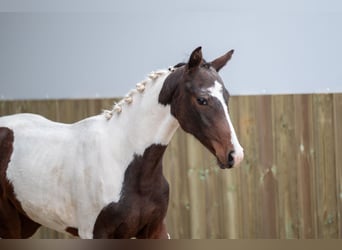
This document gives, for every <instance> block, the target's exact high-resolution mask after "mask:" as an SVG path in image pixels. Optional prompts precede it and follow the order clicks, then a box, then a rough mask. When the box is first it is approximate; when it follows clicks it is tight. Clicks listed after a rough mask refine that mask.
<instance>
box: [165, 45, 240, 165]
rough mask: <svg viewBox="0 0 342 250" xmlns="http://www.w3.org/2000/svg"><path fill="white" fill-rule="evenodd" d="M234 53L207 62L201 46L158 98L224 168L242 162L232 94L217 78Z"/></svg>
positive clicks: (175, 72)
mask: <svg viewBox="0 0 342 250" xmlns="http://www.w3.org/2000/svg"><path fill="white" fill-rule="evenodd" d="M233 52H234V51H233V50H231V51H229V52H228V53H226V54H225V55H223V56H221V57H219V58H217V59H215V60H214V61H212V62H205V61H204V60H203V58H202V52H201V47H199V48H197V49H195V50H194V51H193V52H192V54H191V56H190V59H189V61H188V63H186V64H184V65H182V66H181V67H178V68H176V69H175V71H174V72H173V73H171V74H170V75H169V76H168V77H167V78H166V80H165V82H164V85H163V88H162V90H161V92H160V95H159V102H160V103H161V104H164V105H171V113H172V115H173V116H175V117H176V119H177V120H178V122H179V124H180V126H181V127H182V128H183V129H184V130H185V131H186V132H188V133H190V134H192V135H194V136H195V137H196V138H197V139H198V140H199V141H200V142H201V143H202V144H203V145H205V146H206V147H207V148H208V149H209V150H210V151H211V152H212V153H213V154H214V155H215V156H216V158H217V160H218V163H219V166H220V167H221V168H231V167H234V166H236V165H238V164H239V163H240V162H241V160H242V159H243V148H242V147H241V145H240V143H239V141H238V139H237V136H236V133H235V130H234V128H233V125H232V122H231V119H230V116H229V113H228V100H229V93H228V91H227V90H226V88H225V86H224V84H223V81H222V79H221V77H220V76H219V75H218V71H219V70H220V69H221V68H222V67H223V66H225V64H226V63H227V62H228V61H229V60H230V58H231V56H232V54H233Z"/></svg>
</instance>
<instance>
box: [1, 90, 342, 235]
mask: <svg viewBox="0 0 342 250" xmlns="http://www.w3.org/2000/svg"><path fill="white" fill-rule="evenodd" d="M113 102H114V99H89V100H41V101H32V100H30V101H0V115H1V116H2V115H8V114H14V113H23V112H30V113H37V114H41V115H43V116H45V117H47V118H49V119H52V120H54V121H60V122H67V123H71V122H75V121H77V120H80V119H83V118H85V117H87V116H91V115H95V114H98V113H99V112H101V110H102V109H110V108H111V107H112V104H113ZM230 112H231V116H232V120H233V124H234V127H235V129H236V130H237V131H236V132H237V134H238V138H239V140H240V143H241V144H242V146H243V147H244V149H245V159H244V161H243V162H242V164H241V166H240V168H236V169H229V170H221V169H219V167H218V166H217V164H216V160H215V158H214V157H213V156H212V155H211V154H210V153H209V152H208V151H207V150H206V149H205V148H204V147H203V146H202V145H201V144H200V143H199V142H198V141H197V140H196V139H194V138H193V137H192V136H191V135H188V134H186V133H185V132H184V131H182V130H181V129H179V130H178V131H177V132H176V134H175V136H174V138H173V139H172V141H171V143H170V145H169V147H168V149H167V152H166V155H165V157H164V174H165V176H166V178H167V179H168V180H169V182H170V189H171V197H170V204H169V209H168V214H167V225H168V229H169V232H170V235H171V237H172V238H231V239H235V238H342V219H341V213H342V94H308V95H272V96H270V95H265V96H234V97H232V98H231V103H230ZM66 237H68V236H65V235H63V234H60V233H57V232H54V231H52V230H50V229H46V228H42V229H40V230H39V231H38V232H37V233H36V234H35V236H34V238H66Z"/></svg>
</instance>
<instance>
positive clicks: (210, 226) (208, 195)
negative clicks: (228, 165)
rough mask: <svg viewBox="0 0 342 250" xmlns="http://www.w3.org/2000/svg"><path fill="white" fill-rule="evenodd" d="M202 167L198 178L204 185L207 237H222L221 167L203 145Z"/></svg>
mask: <svg viewBox="0 0 342 250" xmlns="http://www.w3.org/2000/svg"><path fill="white" fill-rule="evenodd" d="M201 157H202V162H203V168H202V170H201V172H200V179H201V180H202V182H203V184H204V185H205V194H204V195H205V197H203V198H205V199H206V215H207V219H206V228H207V235H206V238H208V239H218V238H224V235H223V230H222V228H221V226H222V223H221V221H222V217H221V216H220V213H219V212H220V207H221V206H222V204H221V195H222V192H221V190H220V185H219V179H220V176H219V175H220V174H221V171H220V170H221V169H219V167H218V166H217V164H216V159H215V157H214V156H213V155H212V154H211V153H210V152H209V151H208V150H207V149H206V148H204V147H202V154H201Z"/></svg>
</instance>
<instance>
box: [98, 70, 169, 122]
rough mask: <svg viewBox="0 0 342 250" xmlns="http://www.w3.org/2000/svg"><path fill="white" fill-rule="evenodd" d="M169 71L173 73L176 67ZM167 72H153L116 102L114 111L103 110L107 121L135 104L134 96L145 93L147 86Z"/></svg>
mask: <svg viewBox="0 0 342 250" xmlns="http://www.w3.org/2000/svg"><path fill="white" fill-rule="evenodd" d="M168 70H169V71H171V72H173V71H174V67H169V68H168ZM166 73H167V72H166V71H165V70H159V71H152V72H151V73H150V74H149V75H148V79H147V80H144V81H142V82H139V83H137V84H136V88H135V89H132V90H131V91H130V92H129V93H128V94H127V95H126V96H125V97H124V98H123V99H122V100H120V101H119V102H114V105H113V109H112V110H103V115H104V117H105V118H106V119H107V120H110V119H111V118H112V117H113V115H114V113H116V114H120V113H121V112H122V111H123V106H124V105H125V104H126V105H130V104H132V103H133V97H134V95H136V94H138V93H143V92H144V91H145V89H146V84H147V83H148V82H149V80H150V81H152V82H154V81H155V80H157V79H158V78H159V77H160V76H162V75H164V74H166Z"/></svg>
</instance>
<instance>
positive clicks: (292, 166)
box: [272, 95, 299, 239]
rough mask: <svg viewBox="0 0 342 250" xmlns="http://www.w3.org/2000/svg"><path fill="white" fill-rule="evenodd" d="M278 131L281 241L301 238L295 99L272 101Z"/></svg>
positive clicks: (275, 167) (276, 164)
mask: <svg viewBox="0 0 342 250" xmlns="http://www.w3.org/2000/svg"><path fill="white" fill-rule="evenodd" d="M272 108H273V115H272V116H273V127H274V130H273V131H274V135H273V140H274V165H273V166H272V169H273V172H275V173H274V174H275V175H276V177H277V182H278V194H279V195H278V211H279V222H278V223H279V237H280V238H287V239H288V238H290V239H293V238H298V224H299V223H298V217H297V210H298V209H297V204H298V201H297V166H296V163H297V159H296V158H297V151H296V145H298V144H299V143H298V142H297V140H296V139H297V138H296V137H295V136H294V135H295V132H294V127H295V125H294V101H293V95H275V96H273V97H272Z"/></svg>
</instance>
